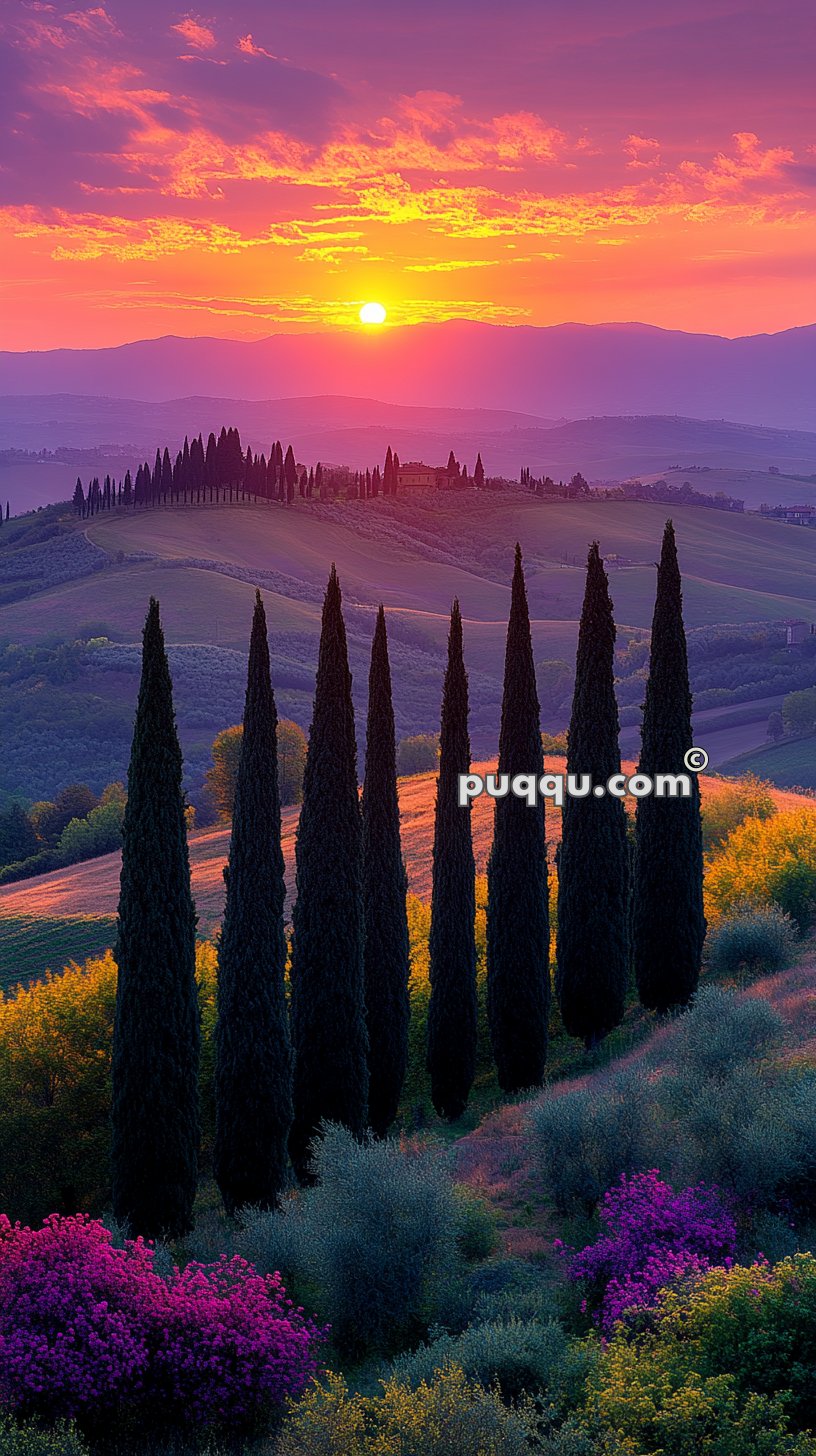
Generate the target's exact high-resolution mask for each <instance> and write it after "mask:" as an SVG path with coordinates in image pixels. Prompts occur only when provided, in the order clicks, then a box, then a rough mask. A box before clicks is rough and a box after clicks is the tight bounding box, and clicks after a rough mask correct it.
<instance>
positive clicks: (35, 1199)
mask: <svg viewBox="0 0 816 1456" xmlns="http://www.w3.org/2000/svg"><path fill="white" fill-rule="evenodd" d="M196 974H197V977H198V982H199V995H200V1001H201V1010H202V1047H201V1103H202V1144H203V1151H204V1155H205V1157H206V1155H207V1153H208V1151H209V1148H210V1147H211V1143H212V1129H213V1120H214V1115H215V1114H214V1102H213V1082H212V1078H213V1065H212V1064H213V1031H214V1025H215V998H216V956H215V949H214V947H213V946H212V945H211V944H210V943H209V942H208V941H201V942H199V944H198V946H197V947H196ZM115 1000H116V963H115V961H114V959H113V956H112V955H111V953H110V952H107V953H106V954H105V955H104V956H99V957H95V958H92V959H90V960H88V961H86V962H85V964H84V965H83V966H78V965H76V964H71V965H69V966H67V967H66V969H65V970H64V971H62V972H61V973H60V974H58V975H53V974H52V973H50V972H48V973H47V974H46V976H45V978H44V979H43V980H41V981H36V982H33V983H32V984H31V985H30V986H25V987H17V988H16V989H15V990H14V991H12V992H10V993H9V994H8V995H7V996H4V995H3V994H2V992H0V1208H3V1209H5V1211H6V1212H7V1213H8V1214H9V1215H10V1217H12V1218H15V1219H16V1218H20V1219H23V1220H25V1221H26V1222H29V1223H39V1222H40V1221H41V1220H42V1219H43V1218H44V1217H45V1215H46V1214H47V1213H51V1212H54V1211H57V1212H59V1213H75V1212H77V1210H78V1209H84V1210H86V1211H87V1212H91V1213H98V1212H101V1210H102V1209H103V1208H104V1207H105V1204H106V1202H107V1200H108V1197H109V1156H110V1126H109V1119H110V1097H111V1086H110V1062H111V1044H112V1039H113V1013H114V1004H115Z"/></svg>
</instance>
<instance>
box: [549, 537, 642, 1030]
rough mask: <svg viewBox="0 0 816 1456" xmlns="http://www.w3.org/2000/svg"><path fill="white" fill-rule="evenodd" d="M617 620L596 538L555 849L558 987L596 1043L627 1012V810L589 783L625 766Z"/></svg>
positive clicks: (564, 1005)
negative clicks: (572, 788)
mask: <svg viewBox="0 0 816 1456" xmlns="http://www.w3.org/2000/svg"><path fill="white" fill-rule="evenodd" d="M614 658H615V621H614V617H613V615H612V602H611V601H610V597H609V582H608V580H607V576H606V571H605V570H604V564H603V561H602V560H601V556H600V552H599V550H598V543H597V541H593V543H592V545H591V547H590V549H589V557H588V560H587V577H586V589H585V592H584V606H583V610H582V612H581V624H580V626H579V628H578V655H577V660H576V664H575V690H574V693H573V698H572V716H571V718H570V726H569V733H568V735H567V773H568V775H569V774H571V775H575V776H576V777H577V778H578V779H579V781H582V782H579V785H578V786H579V787H580V788H586V789H587V794H586V796H585V797H582V798H571V797H565V799H564V805H563V808H562V810H561V846H560V849H559V853H558V934H557V946H556V958H557V970H556V980H555V984H556V991H557V993H558V1003H559V1006H560V1007H561V1019H562V1020H563V1022H564V1026H565V1027H566V1029H567V1031H568V1032H569V1033H570V1035H571V1036H579V1037H581V1039H582V1040H583V1041H584V1043H585V1044H586V1046H587V1047H592V1046H595V1045H596V1044H597V1043H598V1042H599V1041H600V1040H601V1039H602V1038H603V1037H604V1036H606V1034H607V1032H609V1031H611V1030H612V1028H613V1027H614V1026H617V1025H618V1022H619V1021H620V1019H621V1017H622V1016H623V1011H624V1004H625V999H626V981H627V974H628V967H629V943H628V934H627V931H628V914H629V865H628V848H627V842H626V810H625V809H624V807H623V800H622V799H620V798H618V797H616V796H615V795H614V794H609V793H605V794H604V795H603V796H596V794H595V793H594V792H593V788H594V787H595V786H597V785H599V784H601V783H605V782H606V780H607V779H609V778H610V777H611V776H612V775H613V774H616V773H620V748H619V746H618V731H619V725H618V705H617V703H616V701H615V668H614Z"/></svg>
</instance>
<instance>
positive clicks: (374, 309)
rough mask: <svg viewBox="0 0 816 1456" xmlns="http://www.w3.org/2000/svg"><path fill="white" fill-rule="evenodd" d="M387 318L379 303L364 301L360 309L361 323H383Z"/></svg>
mask: <svg viewBox="0 0 816 1456" xmlns="http://www.w3.org/2000/svg"><path fill="white" fill-rule="evenodd" d="M386 318H387V314H386V312H385V309H384V308H383V306H382V304H381V303H364V304H363V306H362V308H361V309H360V323H361V324H384V323H385V320H386Z"/></svg>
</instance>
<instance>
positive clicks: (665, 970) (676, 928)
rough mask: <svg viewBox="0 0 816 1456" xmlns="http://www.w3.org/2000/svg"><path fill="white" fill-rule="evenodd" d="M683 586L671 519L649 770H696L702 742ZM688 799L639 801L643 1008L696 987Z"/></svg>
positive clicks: (698, 851) (695, 863) (696, 899)
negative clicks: (693, 759)
mask: <svg viewBox="0 0 816 1456" xmlns="http://www.w3.org/2000/svg"><path fill="white" fill-rule="evenodd" d="M691 709H692V700H691V689H690V686H689V677H688V655H687V650H686V633H685V628H684V626H683V593H682V584H681V580H680V568H679V566H678V562H677V543H676V541H675V536H674V526H673V524H672V522H671V521H667V522H666V529H665V531H664V534H663V545H662V549H661V553H660V565H659V566H658V571H657V595H656V597H655V609H654V617H653V619H652V640H651V653H650V657H649V679H648V683H647V686H646V699H645V702H644V707H643V728H642V730H641V752H640V765H639V767H640V771H641V773H647V774H650V775H655V774H658V773H678V774H681V773H687V772H688V770H687V769H686V767H685V763H684V756H685V754H686V752H687V750H688V749H689V748H691V747H692V745H693V736H692V725H691ZM690 778H691V789H692V792H691V795H690V797H689V798H657V797H655V796H654V795H649V796H648V797H647V798H643V799H640V800H639V801H638V807H637V816H636V821H635V894H634V903H633V918H632V927H633V941H634V963H635V976H636V979H637V985H638V993H639V995H640V999H641V1001H642V1003H643V1005H644V1006H648V1007H649V1008H650V1009H652V1010H655V1011H659V1012H663V1011H667V1010H668V1009H669V1007H670V1006H678V1005H679V1006H682V1005H685V1004H686V1002H687V1001H688V1000H689V999H690V997H691V996H692V995H693V994H694V991H695V990H696V988H697V982H698V980H699V975H700V962H701V959H702V952H703V941H704V939H705V929H706V922H705V915H704V912H703V844H702V826H701V822H700V785H699V780H698V778H697V776H696V774H691V775H690Z"/></svg>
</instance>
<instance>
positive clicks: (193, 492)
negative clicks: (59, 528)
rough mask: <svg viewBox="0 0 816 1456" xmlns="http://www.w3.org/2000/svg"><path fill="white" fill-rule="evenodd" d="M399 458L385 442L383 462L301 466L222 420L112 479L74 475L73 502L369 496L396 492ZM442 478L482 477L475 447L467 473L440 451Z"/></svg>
mask: <svg viewBox="0 0 816 1456" xmlns="http://www.w3.org/2000/svg"><path fill="white" fill-rule="evenodd" d="M399 471H400V459H399V456H398V455H397V453H396V451H393V450H392V449H391V446H390V445H389V446H388V449H387V451H386V455H385V462H384V465H383V469H382V470H380V467H379V465H375V466H374V469H373V470H371V469H368V468H366V469H365V470H355V471H351V470H349V469H348V468H347V467H345V466H325V467H324V466H323V464H322V463H321V462H320V461H318V462H317V464H316V465H314V466H309V467H308V468H307V467H306V466H305V465H302V464H300V463H298V461H297V460H296V459H295V452H294V450H293V448H292V446H291V445H288V446H287V447H286V449H284V447H283V445H282V443H281V441H280V440H276V441H275V442H274V444H273V445H272V446H271V448H270V451H269V458H268V459H267V457H266V455H265V454H264V453H263V451H261V453H260V454H255V455H253V453H252V449H251V447H250V446H249V445H248V446H247V447H246V450H244V448H243V446H242V444H241V436H240V433H239V431H238V430H237V429H236V428H234V427H231V428H230V429H227V428H226V426H222V428H221V432H220V434H219V435H218V436H216V435H215V434H214V433H213V432H211V433H210V435H209V438H208V440H207V444H206V446H205V444H204V438H203V435H201V434H199V435H197V436H195V437H194V438H193V440H192V441H190V439H189V437H188V436H185V438H184V445H183V447H182V448H181V449H180V450H178V451H177V452H176V456H175V459H173V458H172V456H171V454H170V450H169V448H168V447H167V446H165V447H164V450H162V449H161V448H159V449H157V450H156V457H155V460H154V461H153V464H152V466H151V464H150V462H149V461H148V460H146V461H145V462H144V464H143V465H140V466H139V468H138V470H137V471H136V474H135V476H133V475H132V474H131V472H130V470H127V471H126V472H125V474H124V476H123V477H122V478H121V479H120V480H118V481H117V480H115V479H114V478H113V477H111V476H110V475H106V476H105V478H104V480H101V481H100V479H99V477H98V476H94V477H93V478H92V479H91V480H89V481H88V482H87V484H86V485H83V483H82V480H81V478H80V477H79V476H78V477H77V482H76V486H75V487H74V495H73V506H74V510H75V512H76V514H77V515H78V516H81V517H83V518H86V517H88V516H94V515H97V514H98V513H99V512H100V511H110V510H114V509H117V508H119V507H123V508H125V509H130V508H133V509H139V508H143V507H148V506H166V505H205V504H210V505H218V504H220V503H222V502H226V503H232V502H234V501H245V500H252V501H259V500H260V501H279V502H281V503H282V504H284V505H291V504H292V503H293V501H294V500H295V499H296V497H299V498H300V499H302V500H313V499H317V500H330V499H333V498H334V497H335V496H337V495H343V496H345V497H346V498H347V499H352V500H358V499H359V500H368V499H374V498H376V497H377V496H380V495H383V496H391V495H396V493H397V490H398V487H399ZM445 474H446V484H448V485H449V486H454V487H456V486H465V485H470V484H473V485H475V486H477V487H480V486H483V485H484V483H485V473H484V466H483V464H482V457H481V454H479V455H478V457H477V460H476V465H475V467H474V472H473V476H472V477H471V476H469V475H468V473H467V467H466V466H465V465H460V464H459V462H458V461H457V460H456V458H455V456H454V453H453V451H452V450H451V452H450V455H449V457H448V466H447V471H446V472H445Z"/></svg>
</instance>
